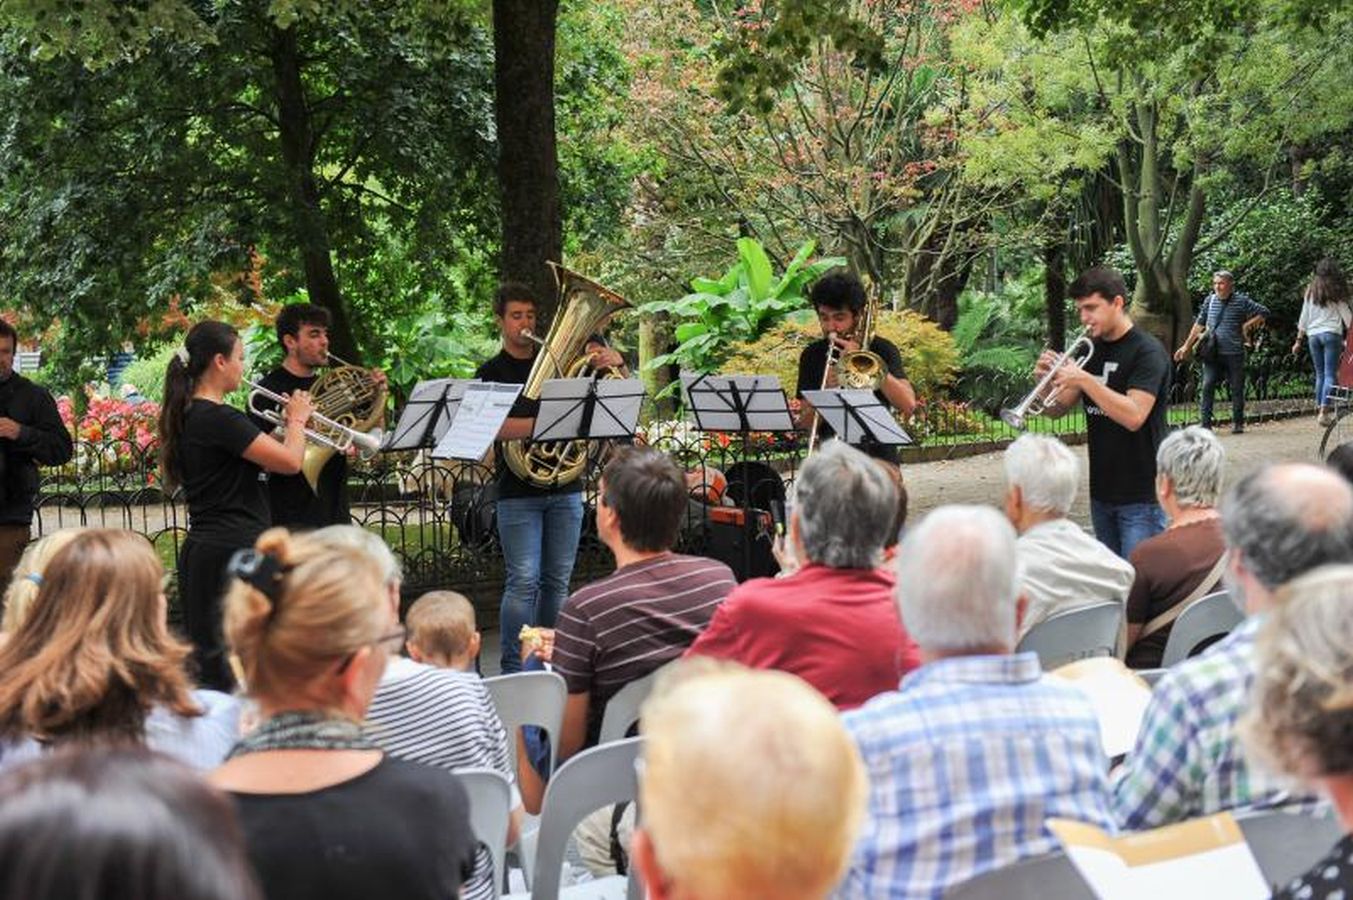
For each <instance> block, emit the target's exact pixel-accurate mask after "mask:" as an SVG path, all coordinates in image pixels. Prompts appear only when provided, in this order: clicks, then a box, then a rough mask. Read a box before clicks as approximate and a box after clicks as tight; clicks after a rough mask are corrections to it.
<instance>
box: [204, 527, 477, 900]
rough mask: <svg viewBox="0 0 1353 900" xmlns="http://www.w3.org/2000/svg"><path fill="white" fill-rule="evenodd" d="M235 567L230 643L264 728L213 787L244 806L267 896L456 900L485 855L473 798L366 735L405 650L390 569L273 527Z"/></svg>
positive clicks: (215, 777)
mask: <svg viewBox="0 0 1353 900" xmlns="http://www.w3.org/2000/svg"><path fill="white" fill-rule="evenodd" d="M228 568H229V571H230V573H231V574H232V575H233V576H234V577H235V579H236V580H235V581H234V583H233V584H232V586H231V588H230V592H229V594H228V595H227V597H226V604H225V607H226V608H225V625H226V635H227V638H228V639H229V641H230V646H231V649H232V650H233V651H234V652H235V654H236V655H237V656H238V657H239V660H240V663H241V665H242V669H243V674H244V680H245V684H246V687H247V691H248V694H249V696H250V697H252V698H253V699H254V700H255V702H256V703H257V704H258V713H259V717H260V719H261V724H260V725H259V727H258V728H257V729H256V730H254V731H253V732H252V733H250V734H249V735H248V736H247V737H245V738H244V739H242V740H241V741H240V743H239V744H237V745H236V747H235V749H234V750H233V751H232V753H231V757H230V759H229V760H227V761H226V763H225V764H224V765H222V766H221V767H220V768H219V769H217V770H216V771H215V772H214V773H213V774H212V775H211V781H212V782H213V783H214V784H215V785H216V786H217V787H219V788H222V789H224V790H226V791H228V792H229V793H230V794H231V795H232V796H233V797H234V799H235V802H236V806H237V808H238V810H239V813H240V821H241V823H242V825H243V828H244V833H245V840H246V843H247V845H248V850H249V856H250V859H251V861H252V862H253V864H254V868H255V870H256V871H257V872H258V875H259V881H260V883H261V885H262V886H263V891H264V893H265V895H266V896H268V897H271V898H276V900H280V898H283V897H285V898H288V900H308V898H316V900H319V898H323V900H343V898H348V897H351V898H354V900H355V898H367V897H400V898H406V900H421V898H429V900H431V898H451V897H456V896H457V895H458V892H459V890H460V887H461V883H462V881H463V880H464V879H465V877H466V873H467V872H469V871H471V867H472V865H473V859H474V849H475V842H474V838H473V836H472V834H471V832H470V828H469V822H468V813H469V802H468V800H467V798H466V795H465V790H464V788H463V787H462V786H461V784H460V782H459V781H457V780H456V778H455V776H453V775H452V774H451V773H450V772H446V771H444V770H440V769H435V768H432V767H429V766H423V765H420V764H418V763H411V762H406V761H404V760H398V759H393V758H391V757H389V756H387V755H386V754H385V753H383V752H382V751H381V750H380V749H379V748H378V747H377V745H376V744H375V743H374V742H373V741H372V740H371V739H370V738H369V737H368V736H367V735H366V734H364V733H363V731H362V727H361V722H362V719H363V717H364V716H365V715H366V710H367V707H368V706H369V704H370V703H371V698H372V695H373V694H374V693H375V691H376V685H377V683H378V682H379V681H380V677H381V673H382V672H383V671H384V669H385V665H386V662H387V660H388V659H389V658H390V656H391V655H393V654H395V653H398V652H399V647H400V646H402V644H403V641H404V630H403V629H402V628H400V627H399V623H398V616H397V614H396V610H395V605H394V603H393V602H392V601H391V599H390V596H389V594H388V593H387V592H386V590H385V586H384V584H383V573H382V571H381V568H380V566H379V564H378V563H377V562H376V561H375V560H374V559H372V558H371V556H369V555H368V554H366V553H361V552H353V551H352V550H350V549H347V548H336V547H333V546H329V545H327V544H326V543H324V542H323V541H320V540H316V539H315V538H313V537H311V536H308V535H293V534H291V533H289V532H288V531H286V530H285V529H281V528H275V529H271V530H269V531H266V532H264V533H263V535H262V536H261V537H260V538H259V539H258V542H257V545H256V547H255V550H253V551H241V552H240V553H237V554H236V555H235V556H234V557H233V558H232V559H231V561H230V564H229V567H228Z"/></svg>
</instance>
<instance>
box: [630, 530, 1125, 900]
mask: <svg viewBox="0 0 1353 900" xmlns="http://www.w3.org/2000/svg"><path fill="white" fill-rule="evenodd" d="M1017 572H1018V562H1017V559H1016V544H1015V532H1014V530H1013V529H1012V528H1011V527H1010V525H1009V523H1008V522H1006V521H1005V520H1004V519H1002V518H1001V516H1000V514H999V513H997V512H996V511H995V510H993V509H990V508H988V507H975V506H950V507H943V508H941V509H939V510H936V511H935V512H933V513H931V514H930V515H929V516H927V517H926V518H925V519H923V520H922V521H921V523H920V525H918V526H917V527H916V528H914V529H911V530H909V531H908V533H907V537H906V539H905V540H904V541H903V542H902V548H901V552H900V553H899V554H898V592H897V595H898V602H899V604H900V606H901V613H902V620H903V621H904V622H906V623H907V627H908V628H909V629H910V630H911V634H912V635H913V636H914V637H915V638H916V640H917V642H918V643H919V644H920V645H921V658H922V660H923V665H922V666H921V668H919V669H917V670H916V671H915V672H912V673H911V674H910V675H908V676H907V677H906V678H905V679H903V681H902V685H901V688H900V689H899V690H892V691H889V692H888V693H885V694H883V695H881V696H878V697H875V698H874V699H873V700H871V701H870V702H869V703H867V704H865V705H864V707H863V708H861V709H858V710H855V711H854V712H849V713H846V715H845V716H844V721H845V726H846V730H847V731H849V732H850V733H851V735H852V737H853V738H854V739H855V741H856V743H857V744H858V745H859V748H860V753H861V755H862V756H863V757H864V762H865V769H866V771H868V772H869V777H870V786H869V804H868V811H867V814H866V817H865V825H864V829H863V831H862V833H861V836H860V840H859V843H858V844H857V846H856V847H855V852H854V856H853V858H852V860H851V864H850V868H849V869H848V870H847V873H846V877H845V880H844V881H843V882H842V883H841V886H840V888H839V890H838V892H837V895H838V896H840V897H849V898H862V900H863V898H869V900H873V898H877V897H900V898H938V897H941V896H942V895H943V894H944V893H945V891H947V890H948V889H949V888H951V887H953V886H954V885H957V884H960V883H962V882H964V881H967V880H969V879H971V878H974V877H976V876H978V875H981V874H983V873H985V872H988V871H991V870H993V869H998V868H1000V867H1002V866H1005V865H1009V864H1011V863H1013V862H1016V861H1018V860H1021V859H1024V858H1026V857H1031V856H1037V855H1039V854H1042V853H1047V852H1049V851H1051V850H1054V849H1056V846H1057V842H1056V839H1055V838H1054V837H1053V836H1052V834H1051V833H1049V832H1048V831H1047V829H1046V828H1045V827H1044V824H1043V823H1044V821H1045V820H1046V819H1048V818H1051V817H1063V818H1069V819H1075V820H1077V821H1082V822H1089V823H1092V824H1094V825H1097V826H1099V827H1101V828H1104V829H1106V830H1109V831H1113V830H1114V823H1113V814H1112V811H1111V809H1110V806H1109V797H1108V780H1107V777H1106V773H1107V771H1108V760H1107V759H1106V758H1105V756H1104V750H1103V745H1102V744H1101V742H1100V734H1099V723H1098V721H1097V720H1096V718H1095V713H1094V710H1093V709H1092V708H1091V707H1090V703H1089V701H1088V700H1087V699H1086V697H1085V696H1084V695H1083V694H1082V693H1081V692H1080V691H1078V690H1077V689H1076V688H1074V687H1072V686H1071V685H1070V684H1067V683H1063V682H1060V681H1058V680H1056V679H1052V678H1050V677H1045V676H1044V675H1043V669H1042V666H1041V665H1040V664H1039V661H1038V655H1037V654H1035V653H1018V654H1014V655H1012V651H1013V648H1014V646H1015V643H1016V635H1017V634H1018V633H1019V618H1020V615H1021V613H1022V609H1023V607H1024V600H1023V598H1022V597H1021V596H1020V595H1019V586H1018V583H1017V580H1016V579H1017V577H1018V576H1017ZM645 814H647V810H645Z"/></svg>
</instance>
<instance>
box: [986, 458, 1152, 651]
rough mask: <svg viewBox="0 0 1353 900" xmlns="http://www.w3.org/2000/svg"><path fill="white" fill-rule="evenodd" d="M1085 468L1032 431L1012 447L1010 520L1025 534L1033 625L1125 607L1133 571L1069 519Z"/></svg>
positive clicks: (1026, 588) (1022, 543)
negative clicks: (1088, 609)
mask: <svg viewBox="0 0 1353 900" xmlns="http://www.w3.org/2000/svg"><path fill="white" fill-rule="evenodd" d="M1080 480H1081V467H1080V461H1079V460H1078V459H1076V454H1074V453H1072V452H1071V450H1070V449H1069V448H1068V447H1067V446H1066V444H1063V443H1062V442H1061V441H1059V440H1057V439H1056V438H1051V437H1043V436H1041V435H1034V434H1026V435H1024V436H1023V437H1021V438H1019V439H1018V440H1016V441H1015V442H1014V443H1013V444H1011V445H1010V446H1009V447H1007V448H1006V450H1005V485H1006V487H1005V515H1006V518H1008V519H1009V520H1010V523H1011V524H1012V525H1014V526H1015V531H1017V532H1018V533H1019V540H1018V541H1016V543H1015V553H1016V555H1017V556H1018V558H1019V563H1020V571H1021V572H1022V578H1021V582H1020V590H1021V593H1023V595H1024V597H1025V598H1026V599H1027V601H1028V604H1029V606H1028V610H1027V611H1026V612H1025V614H1024V622H1023V624H1022V625H1021V626H1020V631H1019V636H1020V637H1021V638H1022V637H1024V635H1025V634H1027V633H1028V632H1029V629H1030V628H1033V627H1034V626H1035V625H1037V624H1039V623H1040V622H1042V621H1044V620H1045V619H1048V618H1050V617H1051V616H1054V615H1056V614H1057V613H1062V612H1067V611H1069V610H1073V609H1077V608H1079V607H1082V606H1090V605H1091V604H1095V603H1103V602H1104V601H1114V602H1117V603H1122V602H1123V601H1124V600H1126V599H1127V594H1128V588H1130V587H1131V586H1132V566H1131V565H1129V564H1128V562H1127V560H1125V559H1123V558H1122V557H1120V556H1119V555H1118V554H1117V553H1114V552H1113V551H1112V550H1110V549H1109V548H1108V547H1106V546H1104V545H1103V544H1101V543H1100V542H1099V541H1097V540H1095V538H1094V537H1093V536H1092V535H1089V534H1087V533H1086V532H1085V530H1084V529H1083V528H1081V527H1080V526H1079V525H1077V524H1076V523H1075V522H1073V521H1071V520H1070V519H1068V518H1067V514H1068V513H1069V512H1070V511H1071V504H1072V503H1074V502H1075V500H1076V487H1077V485H1079V484H1080Z"/></svg>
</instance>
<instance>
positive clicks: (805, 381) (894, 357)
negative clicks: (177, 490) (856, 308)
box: [794, 335, 907, 463]
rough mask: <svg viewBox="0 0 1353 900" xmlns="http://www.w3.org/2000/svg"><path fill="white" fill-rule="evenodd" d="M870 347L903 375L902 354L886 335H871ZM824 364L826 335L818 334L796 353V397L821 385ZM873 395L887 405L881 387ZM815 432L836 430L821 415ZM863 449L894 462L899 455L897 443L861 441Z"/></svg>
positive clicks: (828, 434)
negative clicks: (874, 443) (895, 445)
mask: <svg viewBox="0 0 1353 900" xmlns="http://www.w3.org/2000/svg"><path fill="white" fill-rule="evenodd" d="M869 349H870V351H872V352H874V353H876V354H878V357H879V359H881V360H883V366H884V368H885V369H887V370H888V374H889V375H891V376H893V377H894V378H899V379H900V378H906V377H907V373H906V370H905V369H903V368H902V354H901V353H899V352H898V349H897V345H896V344H894V343H893V342H892V341H890V340H888V339H887V338H882V337H879V336H878V335H874V337H873V338H871V339H870V341H869ZM826 367H827V339H826V338H821V339H819V340H816V341H813V342H812V343H811V344H809V345H808V346H807V347H804V348H803V352H802V353H800V354H799V378H798V384H797V386H796V388H795V394H794V396H795V397H798V398H799V399H802V398H803V392H804V391H805V390H809V391H815V390H817V389H818V388H820V387H821V386H822V376H823V375H824V374H826ZM874 396H875V397H877V398H878V399H879V402H880V403H882V404H884V405H885V406H890V405H891V404H889V403H888V398H887V397H886V396H884V394H883V391H874ZM817 433H818V437H819V439H820V440H824V441H825V440H826V439H827V438H829V437H831V436H832V435H834V434H836V432H835V431H833V430H832V427H831V426H830V425H828V424H827V420H826V419H823V420H822V422H821V424H819V425H818V427H817ZM860 449H861V450H863V451H864V452H865V453H867V454H869V455H870V456H872V457H874V458H875V459H883V460H887V461H888V462H892V463H895V462H897V461H898V459H899V458H900V455H899V453H898V448H897V447H887V446H879V445H869V444H866V445H862V446H861V447H860Z"/></svg>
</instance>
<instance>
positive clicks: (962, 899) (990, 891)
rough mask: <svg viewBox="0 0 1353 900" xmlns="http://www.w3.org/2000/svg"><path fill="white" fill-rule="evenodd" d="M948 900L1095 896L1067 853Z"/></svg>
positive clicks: (991, 876)
mask: <svg viewBox="0 0 1353 900" xmlns="http://www.w3.org/2000/svg"><path fill="white" fill-rule="evenodd" d="M944 896H945V900H1091V898H1093V897H1094V894H1093V893H1091V891H1090V886H1089V885H1087V884H1086V883H1085V879H1083V878H1081V876H1080V873H1079V872H1077V871H1076V867H1075V866H1074V865H1072V864H1071V860H1070V859H1068V858H1067V856H1066V854H1065V853H1062V852H1061V851H1058V852H1056V853H1049V854H1048V855H1046V856H1036V857H1034V858H1033V859H1025V860H1021V861H1019V862H1017V863H1013V864H1011V865H1008V866H1005V867H1003V868H1000V869H997V870H996V871H994V872H988V873H986V874H985V875H979V876H977V877H976V878H974V879H972V880H971V881H968V882H965V883H963V884H960V885H958V886H957V887H955V888H953V889H951V890H950V891H948V892H947V893H946V894H945V895H944Z"/></svg>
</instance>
